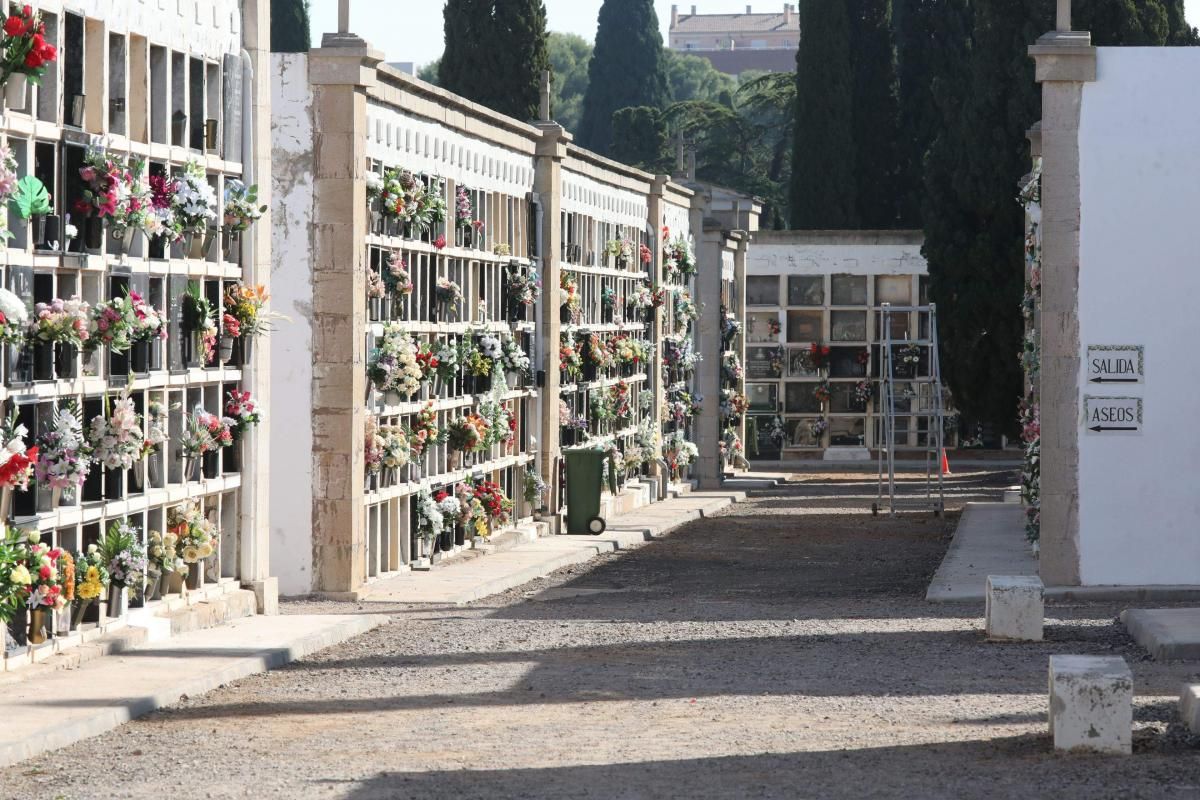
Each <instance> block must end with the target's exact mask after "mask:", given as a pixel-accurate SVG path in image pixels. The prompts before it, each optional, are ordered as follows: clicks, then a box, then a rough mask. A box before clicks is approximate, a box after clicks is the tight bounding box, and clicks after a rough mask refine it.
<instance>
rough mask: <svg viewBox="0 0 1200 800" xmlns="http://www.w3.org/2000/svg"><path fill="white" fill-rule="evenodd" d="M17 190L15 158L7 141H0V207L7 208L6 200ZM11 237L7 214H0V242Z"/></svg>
mask: <svg viewBox="0 0 1200 800" xmlns="http://www.w3.org/2000/svg"><path fill="white" fill-rule="evenodd" d="M16 191H17V159H16V158H15V157H14V156H13V152H12V148H11V147H9V146H8V144H7V143H0V208H8V201H9V200H10V199H11V198H12V196H13V195H14V194H15V193H16ZM11 238H13V234H12V231H10V230H9V229H8V215H7V214H0V242H4V241H7V240H8V239H11Z"/></svg>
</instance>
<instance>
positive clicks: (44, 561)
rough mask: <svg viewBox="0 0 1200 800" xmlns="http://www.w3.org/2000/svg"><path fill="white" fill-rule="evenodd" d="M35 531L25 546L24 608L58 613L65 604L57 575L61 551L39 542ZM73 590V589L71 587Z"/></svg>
mask: <svg viewBox="0 0 1200 800" xmlns="http://www.w3.org/2000/svg"><path fill="white" fill-rule="evenodd" d="M38 539H40V534H39V533H38V532H37V531H30V533H29V544H28V545H26V553H27V555H26V558H25V567H26V571H27V573H26V575H24V576H20V575H19V576H17V577H28V580H29V582H28V583H27V584H24V585H25V586H26V587H27V592H28V593H27V594H26V596H25V606H26V607H27V608H29V609H30V610H37V609H53V610H55V611H58V610H59V609H61V608H62V607H63V606H65V605H66V603H67V598H66V597H65V595H64V594H63V587H62V578H61V576H60V575H59V559H60V558H61V557H62V555H63V552H64V551H63V550H62V549H61V548H58V547H51V546H50V545H48V544H44V543H42V542H40V541H38ZM72 588H74V587H72Z"/></svg>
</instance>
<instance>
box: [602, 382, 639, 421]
mask: <svg viewBox="0 0 1200 800" xmlns="http://www.w3.org/2000/svg"><path fill="white" fill-rule="evenodd" d="M608 406H609V409H611V411H612V416H613V419H615V420H617V421H618V422H632V421H633V406H631V405H630V403H629V384H628V383H626V382H625V381H617V382H616V383H615V384H613V385H612V386H610V387H608Z"/></svg>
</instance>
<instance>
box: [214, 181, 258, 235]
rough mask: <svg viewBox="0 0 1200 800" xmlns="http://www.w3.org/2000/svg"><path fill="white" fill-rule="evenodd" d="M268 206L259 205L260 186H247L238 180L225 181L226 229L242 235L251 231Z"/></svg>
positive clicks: (224, 215)
mask: <svg viewBox="0 0 1200 800" xmlns="http://www.w3.org/2000/svg"><path fill="white" fill-rule="evenodd" d="M265 213H267V206H265V205H261V206H260V205H258V186H247V185H246V184H245V183H243V182H242V181H239V180H238V179H237V178H226V179H225V209H224V214H223V218H224V223H225V229H226V230H228V231H231V232H233V233H241V232H242V231H245V230H247V229H249V227H250V226H251V225H253V224H254V223H255V222H256V221H257V220H259V219H261V218H262V215H263V214H265Z"/></svg>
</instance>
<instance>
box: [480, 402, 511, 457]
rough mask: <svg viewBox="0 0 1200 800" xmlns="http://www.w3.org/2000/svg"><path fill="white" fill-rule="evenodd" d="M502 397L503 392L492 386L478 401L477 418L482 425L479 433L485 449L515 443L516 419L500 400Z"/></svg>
mask: <svg viewBox="0 0 1200 800" xmlns="http://www.w3.org/2000/svg"><path fill="white" fill-rule="evenodd" d="M502 397H503V390H502V389H501V388H500V387H499V386H493V387H492V391H491V393H490V394H488V395H486V396H484V397H483V398H482V399H481V400H480V401H479V414H478V416H479V417H480V419H481V421H482V422H483V423H484V425H483V426H482V427H481V428H480V431H481V433H482V435H483V446H484V447H485V448H486V447H491V446H492V445H493V444H502V445H506V446H510V445H512V444H513V443H514V442H515V441H516V437H517V417H516V415H515V414H514V413H513V412H512V410H511V409H510V408H509V406H508V405H507V404H506V403H504V402H503V400H501V398H502ZM509 449H511V448H509Z"/></svg>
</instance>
